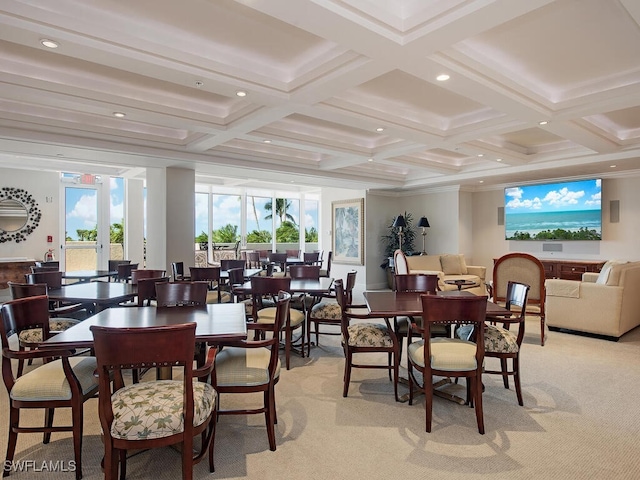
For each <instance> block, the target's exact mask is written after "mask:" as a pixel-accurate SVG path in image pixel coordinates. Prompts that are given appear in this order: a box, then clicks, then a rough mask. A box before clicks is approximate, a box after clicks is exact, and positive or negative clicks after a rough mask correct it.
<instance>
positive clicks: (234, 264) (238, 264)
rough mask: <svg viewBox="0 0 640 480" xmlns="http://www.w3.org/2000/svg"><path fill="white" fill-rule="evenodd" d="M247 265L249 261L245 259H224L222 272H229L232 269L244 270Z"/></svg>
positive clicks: (221, 263) (221, 265)
mask: <svg viewBox="0 0 640 480" xmlns="http://www.w3.org/2000/svg"><path fill="white" fill-rule="evenodd" d="M246 263H247V261H246V260H244V259H238V260H235V259H232V258H223V259H221V260H220V270H222V271H223V272H227V271H229V269H231V268H244V267H245V266H246ZM257 268H259V267H257Z"/></svg>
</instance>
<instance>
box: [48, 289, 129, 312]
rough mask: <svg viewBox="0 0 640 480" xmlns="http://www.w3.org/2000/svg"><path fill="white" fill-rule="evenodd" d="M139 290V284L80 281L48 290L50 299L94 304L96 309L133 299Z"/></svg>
mask: <svg viewBox="0 0 640 480" xmlns="http://www.w3.org/2000/svg"><path fill="white" fill-rule="evenodd" d="M137 292H138V288H137V285H132V284H130V283H119V282H78V283H74V284H71V285H63V286H62V287H60V288H51V289H49V290H48V291H47V293H48V295H49V299H50V300H55V301H58V302H61V303H83V304H93V307H94V308H93V310H94V311H100V310H104V309H106V308H109V307H111V306H113V305H117V304H119V303H122V302H126V301H129V300H133V299H134V298H135V297H136V295H137Z"/></svg>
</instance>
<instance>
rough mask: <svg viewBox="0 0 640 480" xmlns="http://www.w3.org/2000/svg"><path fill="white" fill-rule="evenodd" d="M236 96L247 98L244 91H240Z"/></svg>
mask: <svg viewBox="0 0 640 480" xmlns="http://www.w3.org/2000/svg"><path fill="white" fill-rule="evenodd" d="M236 95H237V96H238V97H246V96H247V92H245V91H244V90H238V91H237V92H236Z"/></svg>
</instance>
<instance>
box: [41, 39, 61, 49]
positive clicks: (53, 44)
mask: <svg viewBox="0 0 640 480" xmlns="http://www.w3.org/2000/svg"><path fill="white" fill-rule="evenodd" d="M40 43H41V44H42V45H43V46H45V47H47V48H58V42H54V41H53V40H49V39H47V38H43V39H42V40H40Z"/></svg>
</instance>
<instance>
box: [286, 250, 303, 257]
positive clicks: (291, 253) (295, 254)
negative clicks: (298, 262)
mask: <svg viewBox="0 0 640 480" xmlns="http://www.w3.org/2000/svg"><path fill="white" fill-rule="evenodd" d="M285 253H286V254H287V257H288V258H300V250H299V249H295V250H294V249H286V250H285Z"/></svg>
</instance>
